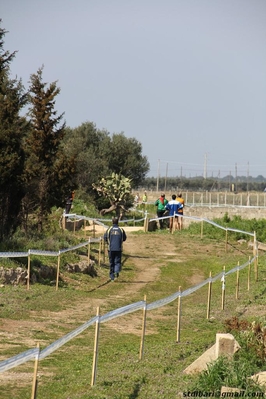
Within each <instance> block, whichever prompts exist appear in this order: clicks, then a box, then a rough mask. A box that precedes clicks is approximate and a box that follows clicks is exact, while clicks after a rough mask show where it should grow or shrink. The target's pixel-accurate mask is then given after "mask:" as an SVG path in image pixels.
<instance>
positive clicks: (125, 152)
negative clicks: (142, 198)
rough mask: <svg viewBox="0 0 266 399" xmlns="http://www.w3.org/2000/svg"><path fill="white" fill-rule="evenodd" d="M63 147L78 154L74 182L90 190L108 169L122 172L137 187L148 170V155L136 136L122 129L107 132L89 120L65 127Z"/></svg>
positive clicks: (68, 151)
mask: <svg viewBox="0 0 266 399" xmlns="http://www.w3.org/2000/svg"><path fill="white" fill-rule="evenodd" d="M64 146H65V150H66V151H67V153H68V154H72V155H73V156H75V157H76V158H77V185H78V186H79V187H80V188H83V189H85V190H86V191H87V192H90V190H91V187H92V183H93V182H95V181H97V180H98V179H99V178H101V176H107V175H110V174H111V173H113V172H114V173H117V174H122V175H124V176H127V177H128V178H130V179H131V184H132V187H137V186H138V185H139V184H140V183H141V182H142V181H143V179H144V177H145V175H146V173H147V172H148V170H149V163H148V161H147V157H146V156H144V155H142V146H141V144H140V143H139V142H138V141H137V140H136V139H135V138H127V137H126V136H125V135H124V133H115V134H113V135H110V134H109V133H108V132H107V131H106V130H99V129H97V128H96V126H95V124H93V123H92V122H85V123H83V124H82V125H81V126H79V127H77V128H75V129H71V128H67V129H66V136H65V138H64Z"/></svg>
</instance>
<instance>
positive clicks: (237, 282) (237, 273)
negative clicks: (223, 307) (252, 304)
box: [236, 261, 239, 299]
mask: <svg viewBox="0 0 266 399" xmlns="http://www.w3.org/2000/svg"><path fill="white" fill-rule="evenodd" d="M237 264H238V269H237V271H236V299H238V293H239V261H238V263H237Z"/></svg>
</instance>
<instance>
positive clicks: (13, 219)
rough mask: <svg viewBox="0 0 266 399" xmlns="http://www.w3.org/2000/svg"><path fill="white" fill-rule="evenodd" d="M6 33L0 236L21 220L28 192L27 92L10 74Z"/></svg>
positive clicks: (0, 82) (0, 111)
mask: <svg viewBox="0 0 266 399" xmlns="http://www.w3.org/2000/svg"><path fill="white" fill-rule="evenodd" d="M1 22H2V21H1V20H0V24H1ZM6 33H7V31H6V30H5V29H3V28H1V27H0V194H1V195H0V239H3V238H4V237H8V236H9V235H10V234H11V233H12V232H13V231H14V229H15V228H16V226H17V225H18V223H19V219H18V215H19V211H20V206H21V200H22V197H23V195H24V191H23V182H22V174H23V168H24V152H23V146H22V143H23V137H24V136H25V133H26V130H27V125H28V124H27V121H26V119H25V118H24V117H21V116H20V111H21V110H22V108H23V107H24V106H25V105H26V103H27V94H26V93H25V90H24V87H23V85H22V82H21V80H17V79H10V78H9V75H10V64H11V62H12V60H13V59H14V57H15V54H16V52H13V53H10V52H9V51H5V50H4V37H5V34H6Z"/></svg>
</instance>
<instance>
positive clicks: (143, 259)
mask: <svg viewBox="0 0 266 399" xmlns="http://www.w3.org/2000/svg"><path fill="white" fill-rule="evenodd" d="M125 230H126V232H127V236H128V239H127V241H126V242H125V243H124V256H123V268H125V269H126V266H127V262H129V260H130V264H133V267H134V271H135V279H134V280H133V281H130V283H129V281H127V280H126V271H125V272H124V273H123V271H122V273H121V275H120V277H119V279H118V280H117V281H115V283H114V284H117V285H118V284H119V286H117V287H118V290H117V292H115V293H114V294H113V295H112V296H108V298H104V299H97V298H95V295H94V296H93V297H90V295H89V293H88V299H89V300H88V301H82V303H74V304H73V306H71V307H68V308H67V309H65V310H61V311H60V312H52V313H51V312H48V311H45V310H43V311H41V312H40V311H38V312H37V311H31V319H32V320H27V321H25V320H12V319H1V331H0V342H1V341H2V344H1V345H0V347H1V349H2V350H3V349H6V348H7V347H8V346H9V344H8V341H10V342H11V344H10V345H11V346H13V343H14V342H21V343H23V344H24V345H26V346H29V347H34V346H35V345H36V342H35V339H34V332H36V331H47V333H48V332H52V331H54V328H55V326H56V325H58V326H65V327H66V328H67V329H68V326H69V331H71V330H72V329H73V328H72V327H71V326H73V325H74V324H76V327H78V326H79V325H81V324H82V323H84V322H85V321H87V320H89V319H90V317H93V316H94V315H95V313H96V309H97V307H98V306H99V307H100V308H101V307H104V304H105V303H107V302H108V303H110V302H112V301H115V300H117V299H119V300H121V302H125V301H126V303H127V304H130V303H132V301H131V297H133V296H134V297H135V298H136V295H137V293H138V292H139V291H140V290H141V289H142V288H143V287H145V286H146V285H148V284H149V283H152V282H154V281H156V279H158V278H159V275H160V269H159V265H158V264H157V262H156V256H155V253H156V252H155V250H154V249H155V248H158V247H159V246H160V241H161V238H160V236H157V237H154V238H153V240H152V242H151V241H150V240H149V241H147V240H146V239H145V236H144V235H135V234H132V231H135V230H136V228H126V229H125ZM167 251H168V253H171V254H174V253H175V251H176V249H175V247H174V245H173V244H171V242H169V243H168V244H167ZM108 275H109V271H108V269H106V283H108V284H109V282H108ZM121 285H123V288H122V289H121ZM98 290H101V287H99V288H98ZM141 299H143V298H141ZM141 299H139V300H141ZM128 317H130V319H131V320H132V322H131V323H130V322H129V320H127V317H125V318H124V317H123V318H120V319H119V323H117V320H116V319H113V320H111V321H109V322H108V325H109V326H110V327H111V328H116V329H118V330H120V331H127V332H133V333H134V332H137V331H139V330H138V328H139V325H138V323H136V320H135V319H134V314H130V315H129V316H128ZM122 319H123V320H122ZM124 319H126V320H124ZM137 319H138V320H139V319H140V318H139V316H138V317H137ZM36 320H38V321H36ZM70 322H71V323H70ZM70 324H71V325H70ZM76 327H74V328H76ZM3 342H5V344H3ZM40 345H41V347H42V346H43V345H47V342H41V341H40ZM0 376H1V374H0Z"/></svg>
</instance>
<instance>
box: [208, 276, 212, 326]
mask: <svg viewBox="0 0 266 399" xmlns="http://www.w3.org/2000/svg"><path fill="white" fill-rule="evenodd" d="M209 277H210V281H209V287H208V303H207V320H209V318H210V310H211V296H212V281H211V278H212V273H211V272H210V276H209Z"/></svg>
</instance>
